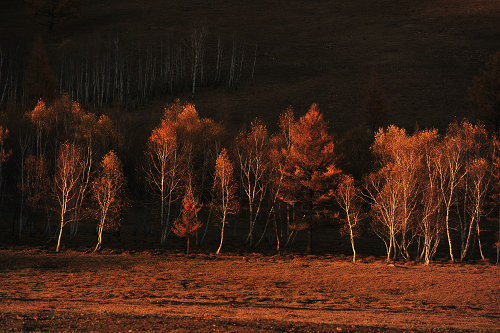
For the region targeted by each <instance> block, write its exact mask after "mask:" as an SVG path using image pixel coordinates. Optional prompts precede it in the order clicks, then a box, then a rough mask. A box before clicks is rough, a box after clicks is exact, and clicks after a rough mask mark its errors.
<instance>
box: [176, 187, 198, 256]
mask: <svg viewBox="0 0 500 333" xmlns="http://www.w3.org/2000/svg"><path fill="white" fill-rule="evenodd" d="M200 209H201V205H200V204H199V203H198V199H197V198H196V197H195V196H194V193H193V186H192V184H191V181H189V182H188V184H187V186H186V193H185V194H184V199H182V217H181V218H178V219H176V220H175V221H174V223H173V225H172V231H173V233H174V234H176V235H177V236H178V237H182V238H185V239H186V254H187V255H189V239H190V238H191V236H192V235H194V234H195V233H196V231H197V230H198V229H200V228H201V226H202V223H201V222H200V220H198V212H199V211H200Z"/></svg>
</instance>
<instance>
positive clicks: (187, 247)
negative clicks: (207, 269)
mask: <svg viewBox="0 0 500 333" xmlns="http://www.w3.org/2000/svg"><path fill="white" fill-rule="evenodd" d="M186 238H187V244H186V255H189V238H190V237H189V236H187V237H186Z"/></svg>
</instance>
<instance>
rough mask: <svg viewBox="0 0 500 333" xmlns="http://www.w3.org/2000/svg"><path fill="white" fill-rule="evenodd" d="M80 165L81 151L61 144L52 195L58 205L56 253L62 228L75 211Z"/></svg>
mask: <svg viewBox="0 0 500 333" xmlns="http://www.w3.org/2000/svg"><path fill="white" fill-rule="evenodd" d="M82 165H83V160H82V152H81V149H80V148H79V147H77V146H76V145H74V144H72V143H63V144H62V145H61V146H60V148H59V156H58V158H57V165H56V174H55V176H54V181H53V193H54V195H55V198H56V200H57V203H58V206H57V209H58V213H59V236H58V238H57V247H56V252H59V247H60V245H61V236H62V232H63V228H64V226H66V225H67V224H68V223H69V222H71V219H69V218H68V215H69V214H70V213H71V212H72V211H73V210H74V209H75V201H76V198H77V196H78V186H79V184H80V182H81V178H82V173H83V168H82Z"/></svg>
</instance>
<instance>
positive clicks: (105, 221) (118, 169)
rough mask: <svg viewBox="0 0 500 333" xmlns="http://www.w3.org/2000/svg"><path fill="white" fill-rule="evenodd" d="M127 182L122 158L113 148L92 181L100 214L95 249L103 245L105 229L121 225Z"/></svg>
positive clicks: (93, 192)
mask: <svg viewBox="0 0 500 333" xmlns="http://www.w3.org/2000/svg"><path fill="white" fill-rule="evenodd" d="M125 183H126V181H125V177H124V175H123V170H122V165H121V162H120V159H119V158H118V156H116V154H115V152H114V151H112V150H111V151H109V152H108V153H107V154H106V155H105V156H104V157H103V159H102V161H101V165H100V170H99V173H98V175H97V177H96V178H95V179H94V181H93V182H92V194H93V198H94V200H95V202H96V203H97V206H98V216H99V223H98V225H97V232H98V241H97V245H96V247H95V251H97V250H99V249H100V247H101V242H102V232H103V230H104V229H111V228H116V227H118V226H119V223H120V217H121V214H122V213H123V209H124V206H125Z"/></svg>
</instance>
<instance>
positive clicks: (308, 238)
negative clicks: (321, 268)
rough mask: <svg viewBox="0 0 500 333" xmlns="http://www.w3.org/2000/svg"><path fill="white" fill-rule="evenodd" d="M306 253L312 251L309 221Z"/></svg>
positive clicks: (310, 224)
mask: <svg viewBox="0 0 500 333" xmlns="http://www.w3.org/2000/svg"><path fill="white" fill-rule="evenodd" d="M306 252H307V253H308V254H311V253H312V223H311V222H309V228H308V229H307V249H306Z"/></svg>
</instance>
